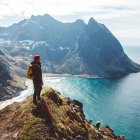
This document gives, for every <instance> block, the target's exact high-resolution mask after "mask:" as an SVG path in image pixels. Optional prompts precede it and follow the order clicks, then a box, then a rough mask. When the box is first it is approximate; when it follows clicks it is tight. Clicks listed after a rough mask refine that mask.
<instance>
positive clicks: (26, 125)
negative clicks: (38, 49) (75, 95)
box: [0, 87, 125, 140]
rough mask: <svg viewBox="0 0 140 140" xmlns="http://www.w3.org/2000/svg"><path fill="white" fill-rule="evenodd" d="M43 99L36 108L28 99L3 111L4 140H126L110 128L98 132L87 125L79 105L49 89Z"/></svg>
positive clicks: (1, 130)
mask: <svg viewBox="0 0 140 140" xmlns="http://www.w3.org/2000/svg"><path fill="white" fill-rule="evenodd" d="M41 98H42V100H41V102H38V103H37V106H35V105H34V104H33V103H32V98H31V97H28V98H27V99H26V100H25V101H23V102H21V103H13V104H12V105H9V106H7V107H6V108H4V109H2V110H0V120H1V123H0V139H1V140H6V139H7V140H10V139H20V140H45V139H46V140H47V139H48V140H63V139H65V140H101V139H102V140H125V137H121V136H116V135H115V134H114V130H112V129H111V128H110V127H109V126H105V127H104V128H99V127H98V125H93V124H92V123H91V121H88V120H87V119H86V118H85V115H84V112H83V104H82V103H80V102H79V101H77V100H71V99H70V98H64V97H63V96H62V95H61V94H60V93H59V92H57V91H55V90H53V89H52V88H49V87H48V88H44V89H43V90H42V96H41Z"/></svg>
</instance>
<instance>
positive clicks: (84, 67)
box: [0, 14, 140, 77]
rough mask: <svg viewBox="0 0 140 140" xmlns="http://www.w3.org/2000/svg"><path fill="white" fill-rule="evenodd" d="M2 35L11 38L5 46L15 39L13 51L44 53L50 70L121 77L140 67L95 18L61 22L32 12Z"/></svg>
mask: <svg viewBox="0 0 140 140" xmlns="http://www.w3.org/2000/svg"><path fill="white" fill-rule="evenodd" d="M0 38H1V40H2V41H1V42H3V43H4V42H7V43H6V44H7V45H3V44H2V43H0V46H1V48H3V50H5V49H6V48H7V49H9V48H8V47H6V46H9V44H11V43H12V42H15V44H16V45H10V46H11V47H10V51H9V52H10V54H11V55H17V56H28V57H30V58H32V55H34V54H36V53H37V54H40V55H41V58H42V62H43V63H44V64H43V65H44V70H46V71H47V72H53V73H70V74H89V75H98V76H104V77H105V76H107V77H108V76H111V77H118V76H122V75H125V74H128V73H131V72H138V71H140V66H139V65H137V64H136V63H134V62H132V61H131V60H130V59H129V58H128V56H127V55H126V54H125V53H124V51H123V48H122V46H121V44H120V43H119V41H118V40H117V39H116V38H115V37H114V35H113V34H112V33H111V32H110V31H109V30H108V29H107V28H106V27H105V25H103V24H100V23H98V22H97V21H95V20H94V19H93V18H91V19H90V20H89V22H88V24H85V23H84V21H83V20H76V21H75V22H73V23H61V22H59V21H57V20H55V19H54V18H52V17H51V16H49V15H47V14H46V15H44V16H32V17H31V18H30V19H25V20H23V21H21V22H19V23H17V24H14V25H12V26H10V27H7V28H1V29H0ZM8 41H9V44H8ZM15 46H16V50H15V49H14V47H15ZM7 49H6V50H7Z"/></svg>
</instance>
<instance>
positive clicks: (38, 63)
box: [31, 61, 41, 67]
mask: <svg viewBox="0 0 140 140" xmlns="http://www.w3.org/2000/svg"><path fill="white" fill-rule="evenodd" d="M34 64H37V65H39V66H40V67H41V63H40V62H39V61H32V62H31V65H34Z"/></svg>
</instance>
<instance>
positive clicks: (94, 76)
mask: <svg viewBox="0 0 140 140" xmlns="http://www.w3.org/2000/svg"><path fill="white" fill-rule="evenodd" d="M44 76H45V77H67V78H87V79H104V78H107V77H99V76H97V75H88V74H78V75H72V74H53V73H43V77H44Z"/></svg>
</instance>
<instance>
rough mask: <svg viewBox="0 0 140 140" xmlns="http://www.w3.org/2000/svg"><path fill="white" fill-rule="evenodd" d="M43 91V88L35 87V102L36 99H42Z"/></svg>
mask: <svg viewBox="0 0 140 140" xmlns="http://www.w3.org/2000/svg"><path fill="white" fill-rule="evenodd" d="M41 90H42V86H34V95H33V101H36V98H38V99H40V92H41Z"/></svg>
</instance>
